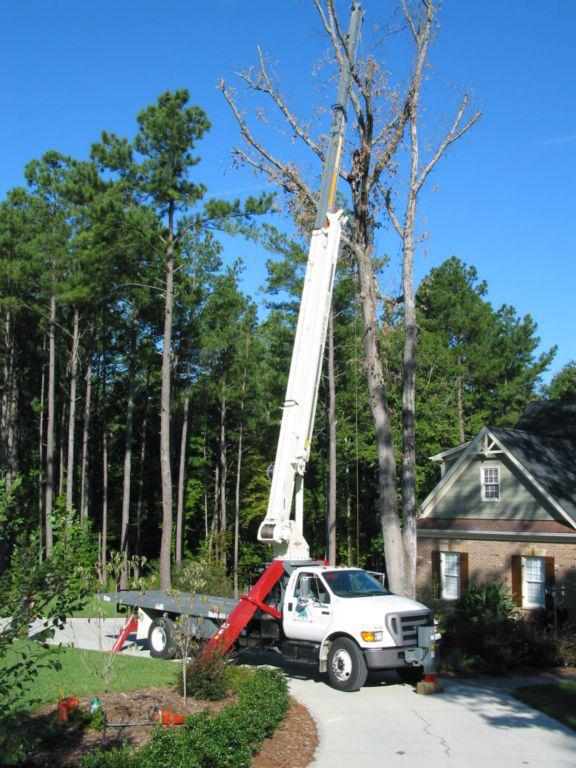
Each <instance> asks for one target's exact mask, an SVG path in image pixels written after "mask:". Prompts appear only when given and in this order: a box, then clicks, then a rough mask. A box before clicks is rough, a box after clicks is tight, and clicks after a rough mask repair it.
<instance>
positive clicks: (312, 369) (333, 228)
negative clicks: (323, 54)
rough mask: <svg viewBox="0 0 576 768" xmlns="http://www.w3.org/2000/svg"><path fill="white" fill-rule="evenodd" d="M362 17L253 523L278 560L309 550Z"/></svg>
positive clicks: (352, 33)
mask: <svg viewBox="0 0 576 768" xmlns="http://www.w3.org/2000/svg"><path fill="white" fill-rule="evenodd" d="M362 16H363V11H362V10H361V9H360V4H359V3H353V4H352V14H351V17H350V26H349V28H348V34H347V50H348V53H349V58H346V59H345V63H344V66H343V69H342V72H341V77H340V87H339V90H338V100H337V102H336V104H335V105H334V111H333V118H332V128H331V134H330V142H329V145H328V151H327V154H326V163H325V167H324V173H323V176H322V184H321V187H320V197H319V202H318V209H317V215H316V228H315V229H314V231H313V233H312V238H311V241H310V252H309V254H308V264H307V266H306V275H305V278H304V288H303V292H302V300H301V303H300V312H299V315H298V325H297V328H296V338H295V340H294V348H293V350H292V361H291V363H290V373H289V376H288V386H287V387H286V398H285V400H284V404H283V406H282V408H283V414H282V424H281V427H280V437H279V438H278V447H277V449H276V461H275V462H274V472H273V476H272V488H271V490H270V498H269V500H268V511H267V513H266V517H265V518H264V520H263V521H262V523H261V525H260V528H259V529H258V540H259V541H262V542H265V543H268V544H273V545H274V552H275V556H276V558H277V559H281V560H307V559H308V558H309V556H310V553H309V548H308V544H307V542H306V540H305V538H304V535H303V523H304V472H305V470H306V464H307V462H308V458H309V456H310V443H311V440H312V430H313V428H314V417H315V415H316V400H317V398H318V387H319V384H320V376H321V373H322V360H323V357H324V346H325V343H326V330H327V328H328V320H329V315H330V306H331V303H332V289H333V287H334V275H335V272H336V261H337V259H338V249H339V246H340V236H341V231H342V226H343V224H344V222H345V219H344V218H343V215H342V211H337V212H336V213H331V211H332V210H333V206H334V202H335V199H336V186H337V182H338V176H339V173H340V160H341V157H342V147H343V143H344V131H345V127H346V109H347V104H348V97H349V89H350V76H351V75H350V68H349V61H352V60H353V58H354V56H355V53H356V46H357V43H358V36H359V34H360V25H361V22H362ZM293 498H294V499H295V513H294V519H291V510H292V499H293Z"/></svg>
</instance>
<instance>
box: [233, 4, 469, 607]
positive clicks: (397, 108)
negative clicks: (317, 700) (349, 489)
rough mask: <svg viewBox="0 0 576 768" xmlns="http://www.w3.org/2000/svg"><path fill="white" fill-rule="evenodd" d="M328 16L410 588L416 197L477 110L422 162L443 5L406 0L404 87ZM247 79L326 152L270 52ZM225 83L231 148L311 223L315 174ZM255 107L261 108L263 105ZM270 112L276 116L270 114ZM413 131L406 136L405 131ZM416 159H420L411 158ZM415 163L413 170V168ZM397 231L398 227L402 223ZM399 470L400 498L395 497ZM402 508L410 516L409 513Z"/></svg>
mask: <svg viewBox="0 0 576 768" xmlns="http://www.w3.org/2000/svg"><path fill="white" fill-rule="evenodd" d="M312 2H313V4H314V6H315V9H316V11H317V14H318V18H319V20H320V23H321V26H322V28H323V30H324V32H325V34H326V36H327V39H328V41H329V47H330V53H331V57H332V61H333V63H334V64H335V66H337V67H339V69H340V70H342V69H343V68H344V67H349V68H350V71H351V75H352V87H351V91H350V102H351V105H352V112H353V117H354V121H355V128H356V130H355V131H352V132H351V133H352V134H353V135H355V137H356V139H355V141H356V144H355V146H354V147H351V148H350V152H349V163H348V168H347V169H346V168H345V167H344V165H343V168H342V170H341V172H340V177H341V179H342V180H343V181H344V182H345V183H346V184H347V185H348V188H349V195H350V201H351V209H352V216H351V217H350V224H349V227H348V230H347V232H346V233H345V234H344V237H343V242H344V244H345V245H346V246H347V247H348V249H349V250H350V252H351V253H352V254H353V257H354V258H355V260H356V264H357V269H358V281H359V292H360V301H361V306H362V315H363V323H364V357H365V371H366V377H367V383H368V392H369V399H370V408H371V411H372V416H373V420H374V428H375V437H376V446H377V454H378V488H379V513H380V520H381V524H382V531H383V536H384V555H385V559H386V570H387V574H388V580H389V585H390V588H391V589H392V591H394V592H398V593H401V594H406V595H413V594H414V590H415V583H414V578H413V574H414V573H415V556H416V537H415V534H416V505H415V478H414V474H415V466H414V445H415V440H414V391H415V365H416V350H417V333H416V322H415V314H414V285H413V260H414V249H415V236H414V232H415V226H416V201H417V199H418V193H419V191H420V189H421V187H422V184H423V183H424V181H425V180H426V178H427V176H428V175H429V173H430V171H431V170H432V168H433V167H434V166H435V164H436V163H437V162H438V160H439V159H440V157H441V156H442V154H443V153H444V151H445V150H446V148H447V147H448V146H449V145H450V144H451V143H453V142H454V141H456V140H457V139H458V138H459V137H460V136H462V134H463V133H465V132H466V131H467V130H468V129H469V128H470V127H471V126H472V124H473V123H474V122H475V121H476V120H477V119H478V118H479V113H476V114H475V115H473V116H472V117H471V118H470V119H468V118H467V117H466V112H467V106H468V99H467V97H464V100H463V101H462V103H461V105H460V108H459V110H458V113H457V116H456V120H455V122H454V124H453V125H452V127H451V129H450V130H449V132H448V134H447V136H446V137H445V139H444V140H443V141H442V142H440V144H439V145H438V147H437V149H436V150H433V151H432V154H431V156H430V158H429V159H428V160H427V161H425V162H424V163H423V164H422V165H421V164H420V163H421V158H420V157H419V151H418V150H419V143H418V142H419V139H418V111H419V105H420V100H421V92H422V83H423V79H424V78H423V73H424V71H425V68H426V65H427V62H428V53H429V46H430V42H431V38H432V32H433V29H434V28H435V21H436V17H437V13H438V7H437V5H436V3H435V2H434V0H421V1H420V2H417V3H416V2H414V3H413V4H411V3H409V2H408V0H402V1H401V6H400V9H399V12H400V16H401V18H402V28H401V29H400V31H401V32H403V33H405V34H408V35H410V37H411V39H412V41H413V49H414V53H413V62H412V68H411V75H410V78H409V82H408V84H407V85H406V87H405V88H404V89H402V88H400V87H395V86H394V85H393V84H391V83H389V82H388V80H387V76H386V74H385V67H384V64H383V62H379V61H378V60H377V59H376V58H375V56H372V55H368V56H365V57H364V58H362V59H359V60H358V61H354V59H353V57H352V55H351V51H350V49H349V47H348V42H347V39H346V35H345V33H344V31H343V27H342V24H341V22H340V20H339V18H338V15H337V13H336V9H335V4H334V0H312ZM239 77H240V81H241V83H242V84H243V85H244V86H245V87H246V88H247V89H248V90H249V91H252V92H255V93H257V94H259V95H260V97H261V98H262V99H263V100H264V101H267V102H268V103H269V104H270V106H271V108H272V110H273V111H275V112H276V115H277V116H278V117H279V118H280V120H281V121H283V122H284V123H285V124H287V126H288V128H289V131H290V135H291V136H292V137H295V138H296V139H298V140H299V141H301V142H302V143H303V144H304V145H306V147H307V148H308V149H309V150H310V152H311V153H312V154H313V155H314V156H315V157H316V159H317V161H318V163H320V164H322V163H323V162H324V159H325V158H324V146H325V141H324V139H323V137H322V136H319V137H315V136H313V134H312V132H311V130H310V128H309V127H308V126H307V124H306V123H305V121H303V120H301V119H300V118H299V117H298V116H297V115H296V114H295V113H294V112H293V111H292V109H291V107H290V105H289V104H288V101H287V99H286V98H285V96H284V95H283V93H282V91H281V89H280V86H279V84H278V82H277V81H276V80H275V78H274V77H273V76H272V74H271V73H270V71H269V69H268V65H267V60H266V57H265V56H264V54H263V53H262V51H261V49H258V64H257V65H256V66H255V67H250V68H248V69H245V70H243V71H241V72H240V73H239ZM220 87H221V90H222V93H223V94H224V97H225V98H226V100H227V102H228V104H229V105H230V108H231V110H232V112H233V114H234V116H235V118H236V121H237V123H238V125H239V128H240V132H241V135H242V137H243V140H244V142H243V144H242V145H239V146H236V147H235V148H234V150H233V154H234V157H235V159H236V161H238V162H240V163H242V164H245V165H247V166H249V167H251V168H252V169H254V170H255V171H256V172H257V173H261V174H264V175H265V176H267V177H268V179H269V180H270V181H271V182H272V183H273V184H275V185H277V187H279V188H280V190H281V191H282V192H283V194H284V196H285V200H286V203H287V207H288V210H289V211H290V212H291V213H292V215H293V216H294V219H295V222H296V224H297V225H298V226H299V227H301V228H302V229H303V230H304V231H308V232H309V230H310V221H311V219H312V215H313V212H314V211H315V205H316V198H315V194H314V192H315V179H314V178H312V179H310V178H307V177H305V176H304V175H303V173H302V172H301V171H300V170H299V169H298V168H297V167H296V166H295V165H294V163H293V162H291V161H290V160H284V159H282V158H281V157H279V156H278V155H277V154H275V153H273V152H271V151H270V149H269V148H268V147H267V146H266V144H265V143H264V142H263V141H261V140H259V138H258V135H257V131H256V129H255V128H253V127H252V125H253V122H252V121H251V120H250V119H249V118H248V117H247V116H246V114H245V112H244V110H243V109H242V107H241V105H240V101H239V97H238V94H237V92H236V91H235V89H234V88H230V87H228V86H227V85H226V83H225V82H224V81H222V82H221V84H220ZM257 117H262V110H260V111H259V113H258V115H257ZM267 117H268V119H269V120H272V119H273V118H271V117H269V116H267ZM407 135H408V139H409V140H408V142H406V141H405V139H406V136H407ZM405 145H406V146H408V147H409V148H410V149H411V155H410V186H409V193H408V200H407V203H406V215H405V216H404V220H403V222H402V224H400V221H399V219H398V217H395V218H396V223H394V219H392V216H394V209H393V205H392V202H391V201H392V200H393V199H394V191H395V181H396V176H397V173H398V169H399V161H400V160H399V159H400V153H401V152H402V151H403V150H404V147H405ZM414 163H416V165H414ZM414 168H416V171H415V170H414ZM387 217H390V219H392V222H393V226H394V228H396V225H398V226H399V227H400V228H401V230H402V233H403V234H402V240H403V262H404V264H403V280H402V283H403V285H402V289H403V290H402V293H403V299H400V300H399V302H400V301H402V300H403V301H404V323H405V327H406V331H407V336H408V339H407V344H406V349H405V353H404V370H403V377H402V386H403V459H402V469H401V473H398V471H397V465H396V459H395V454H394V443H393V438H392V429H391V419H390V412H389V407H388V397H387V389H386V382H385V377H384V370H385V367H384V363H385V359H384V354H385V353H384V351H383V348H382V344H381V333H382V330H381V328H380V326H379V323H378V319H379V314H380V311H381V301H382V299H381V291H380V289H379V286H378V280H377V275H376V268H375V265H376V264H378V263H379V262H380V261H381V260H380V259H379V258H377V254H375V253H374V231H375V228H376V226H378V225H380V224H381V223H382V222H383V221H386V219H387ZM397 231H398V230H397ZM398 474H401V477H402V492H403V501H402V506H401V508H399V505H398V502H397V490H398ZM402 518H403V519H402Z"/></svg>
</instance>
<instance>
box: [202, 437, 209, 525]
mask: <svg viewBox="0 0 576 768" xmlns="http://www.w3.org/2000/svg"><path fill="white" fill-rule="evenodd" d="M202 455H203V456H204V468H205V469H204V473H203V474H204V536H205V537H206V538H208V489H207V488H206V463H207V457H206V431H204V440H203V444H202Z"/></svg>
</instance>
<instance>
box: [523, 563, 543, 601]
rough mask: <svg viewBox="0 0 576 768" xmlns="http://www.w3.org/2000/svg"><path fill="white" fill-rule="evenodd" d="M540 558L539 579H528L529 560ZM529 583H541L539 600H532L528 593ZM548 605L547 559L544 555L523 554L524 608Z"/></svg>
mask: <svg viewBox="0 0 576 768" xmlns="http://www.w3.org/2000/svg"><path fill="white" fill-rule="evenodd" d="M532 560H539V561H540V562H541V564H542V565H541V569H542V570H541V576H542V578H541V579H540V580H539V581H536V580H535V579H528V568H527V563H528V561H532ZM528 584H538V585H540V599H539V600H538V602H531V601H530V599H529V594H528ZM545 607H546V561H545V559H544V558H543V557H536V556H532V555H530V556H528V555H526V556H523V557H522V608H545Z"/></svg>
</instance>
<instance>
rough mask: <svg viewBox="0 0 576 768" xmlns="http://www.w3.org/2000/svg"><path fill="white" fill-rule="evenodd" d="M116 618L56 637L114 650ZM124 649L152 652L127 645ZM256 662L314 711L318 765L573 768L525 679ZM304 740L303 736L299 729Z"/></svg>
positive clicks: (78, 625) (264, 658) (562, 736)
mask: <svg viewBox="0 0 576 768" xmlns="http://www.w3.org/2000/svg"><path fill="white" fill-rule="evenodd" d="M120 626H121V621H120V620H114V619H106V620H104V621H103V622H101V630H100V629H99V624H98V622H94V621H91V622H89V621H88V620H86V619H72V620H71V621H70V622H69V623H68V625H67V627H66V628H65V629H64V630H63V631H62V632H61V633H59V634H58V636H57V637H56V638H55V640H56V641H57V642H63V643H71V644H74V645H77V646H79V647H82V648H94V649H98V648H99V647H102V648H110V647H111V646H112V643H113V639H114V634H115V632H117V631H118V630H119V627H120ZM123 652H124V653H133V654H137V655H139V656H148V655H149V654H148V651H147V650H146V649H145V647H144V646H143V645H142V644H141V645H137V644H136V643H134V642H131V643H130V644H129V645H128V647H127V648H126V650H125V651H123ZM241 660H242V661H244V662H246V663H250V664H272V665H274V666H281V667H282V668H283V669H284V671H285V673H286V674H287V676H288V678H289V682H290V688H291V690H292V693H293V694H294V696H296V698H297V699H299V700H300V701H301V702H302V703H303V704H304V705H305V706H306V707H308V709H309V710H310V712H311V713H312V715H313V716H314V718H315V720H316V722H317V724H318V731H319V734H320V746H319V749H318V752H317V755H316V759H315V761H314V763H313V768H351V767H352V765H355V766H358V765H359V764H360V763H362V765H365V766H366V768H380V766H382V767H384V766H386V767H388V766H400V765H404V766H409V768H445V767H446V766H447V765H448V766H453V768H516V767H517V766H536V767H538V766H546V768H576V734H575V733H574V732H573V731H571V730H569V729H568V728H566V727H564V726H563V725H561V724H560V723H558V722H556V721H555V720H552V719H551V718H549V717H546V715H543V714H541V713H539V712H537V711H536V710H533V709H531V708H530V707H526V706H524V705H523V704H521V703H520V702H518V701H516V700H515V699H514V698H513V697H512V696H511V695H510V690H511V689H512V688H513V687H514V686H517V685H522V684H526V683H530V682H533V681H532V680H523V679H520V678H515V679H507V680H505V681H503V680H501V679H486V680H476V681H470V682H466V683H464V682H461V681H452V680H448V681H446V680H445V681H444V685H445V690H444V692H443V693H442V694H439V695H434V696H418V695H416V693H415V692H414V689H413V688H412V687H411V686H408V685H402V684H400V683H399V682H398V680H397V678H396V675H395V674H393V673H382V674H379V675H374V676H373V677H369V679H368V683H367V685H366V686H365V687H364V688H363V689H362V690H361V691H359V692H357V693H349V694H345V693H339V692H337V691H334V690H333V689H332V688H329V687H328V686H327V685H326V683H325V682H324V680H323V678H322V677H321V676H318V675H317V676H315V677H314V676H313V677H310V676H309V668H308V667H307V666H306V665H299V664H291V663H281V662H280V659H279V657H278V656H277V655H276V654H272V653H266V654H265V653H259V654H255V653H244V654H243V655H242V656H241ZM294 739H295V740H297V739H298V734H294Z"/></svg>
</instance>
